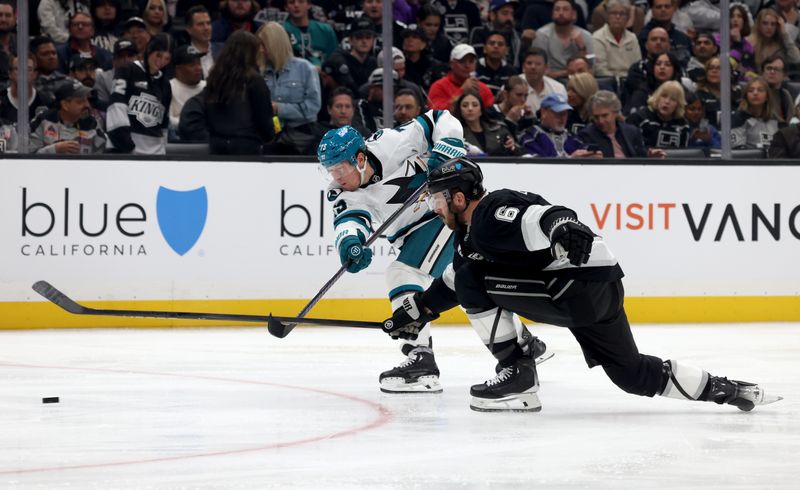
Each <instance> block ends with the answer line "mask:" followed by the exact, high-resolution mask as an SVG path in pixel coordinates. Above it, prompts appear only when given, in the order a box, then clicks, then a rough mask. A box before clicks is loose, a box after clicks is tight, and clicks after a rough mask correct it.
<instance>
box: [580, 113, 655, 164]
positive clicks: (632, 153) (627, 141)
mask: <svg viewBox="0 0 800 490" xmlns="http://www.w3.org/2000/svg"><path fill="white" fill-rule="evenodd" d="M578 137H579V138H580V139H581V141H583V143H584V144H585V145H587V146H588V145H596V146H597V147H598V148H600V151H602V152H603V158H614V146H613V144H612V143H611V138H609V137H608V136H606V135H605V134H603V132H602V131H600V128H598V127H597V126H595V125H594V123H592V124H590V125H588V126H586V128H584V130H583V131H581V132H580V134H579V135H578ZM614 137H615V138H616V139H617V142H618V143H619V145H620V146H621V147H622V152H623V153H625V156H626V157H627V158H647V148H645V146H644V141H643V140H642V133H641V131H639V128H637V127H636V126H633V125H630V124H626V123H624V122H620V121H617V132H616V133H614Z"/></svg>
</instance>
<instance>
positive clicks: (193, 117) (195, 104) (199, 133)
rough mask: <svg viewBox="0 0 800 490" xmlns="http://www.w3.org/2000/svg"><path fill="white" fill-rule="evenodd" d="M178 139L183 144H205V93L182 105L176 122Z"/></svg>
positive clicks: (206, 132)
mask: <svg viewBox="0 0 800 490" xmlns="http://www.w3.org/2000/svg"><path fill="white" fill-rule="evenodd" d="M178 137H179V138H180V139H181V142H184V143H197V142H201V143H207V142H208V125H206V92H205V90H203V91H202V92H200V93H199V94H197V95H195V96H194V97H190V98H189V100H187V101H186V103H185V104H183V109H181V117H180V120H179V122H178Z"/></svg>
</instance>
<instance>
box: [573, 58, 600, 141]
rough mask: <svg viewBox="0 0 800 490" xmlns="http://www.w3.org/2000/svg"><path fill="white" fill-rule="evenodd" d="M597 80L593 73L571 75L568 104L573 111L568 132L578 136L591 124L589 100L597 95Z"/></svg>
mask: <svg viewBox="0 0 800 490" xmlns="http://www.w3.org/2000/svg"><path fill="white" fill-rule="evenodd" d="M597 90H598V86H597V80H595V78H594V76H592V74H591V73H577V74H575V75H570V76H569V80H568V81H567V102H569V105H570V107H572V110H571V111H569V114H568V117H567V130H568V131H569V132H570V133H572V134H574V135H577V134H578V133H579V132H580V131H581V130H582V129H583V128H585V127H586V125H587V124H589V119H590V114H589V104H587V102H589V99H590V98H591V97H592V95H594V94H595V93H597Z"/></svg>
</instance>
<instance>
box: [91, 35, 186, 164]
mask: <svg viewBox="0 0 800 490" xmlns="http://www.w3.org/2000/svg"><path fill="white" fill-rule="evenodd" d="M171 53H172V40H171V38H170V37H169V35H167V34H158V35H157V36H155V37H153V39H151V40H150V43H149V44H148V45H147V48H146V49H145V52H144V60H142V61H138V60H137V61H134V62H133V63H130V64H128V65H125V66H121V67H119V68H117V69H116V70H115V72H114V81H113V84H112V90H111V97H110V100H109V103H110V105H109V106H108V111H107V112H106V131H107V132H108V148H109V150H110V151H113V152H116V153H135V154H139V155H163V154H165V153H166V150H167V126H168V125H169V117H168V114H167V110H168V109H169V105H170V103H171V102H172V90H171V88H170V84H169V80H167V77H166V75H165V74H164V72H163V71H162V70H163V69H164V68H165V67H166V66H167V65H169V63H170V60H171V57H172V54H171Z"/></svg>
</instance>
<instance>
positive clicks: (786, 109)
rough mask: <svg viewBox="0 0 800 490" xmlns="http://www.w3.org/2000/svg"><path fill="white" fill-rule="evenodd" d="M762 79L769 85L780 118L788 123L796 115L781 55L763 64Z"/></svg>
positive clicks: (773, 56) (768, 59)
mask: <svg viewBox="0 0 800 490" xmlns="http://www.w3.org/2000/svg"><path fill="white" fill-rule="evenodd" d="M761 77H762V78H763V79H764V81H766V82H767V84H768V85H769V90H770V98H771V99H773V100H775V103H776V108H777V109H778V117H779V119H780V120H781V121H788V120H789V119H791V118H792V115H793V114H794V97H792V94H791V92H789V89H788V88H787V85H786V64H785V63H784V62H783V58H782V57H781V56H780V55H775V54H774V55H772V56H770V57H769V58H767V59H765V60H764V61H763V62H762V63H761Z"/></svg>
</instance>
